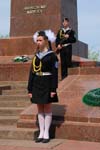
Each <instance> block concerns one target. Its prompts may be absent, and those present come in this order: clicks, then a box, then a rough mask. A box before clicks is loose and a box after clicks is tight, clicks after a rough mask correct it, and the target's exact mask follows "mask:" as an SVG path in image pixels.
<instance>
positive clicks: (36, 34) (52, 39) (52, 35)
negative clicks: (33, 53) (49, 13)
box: [33, 29, 56, 43]
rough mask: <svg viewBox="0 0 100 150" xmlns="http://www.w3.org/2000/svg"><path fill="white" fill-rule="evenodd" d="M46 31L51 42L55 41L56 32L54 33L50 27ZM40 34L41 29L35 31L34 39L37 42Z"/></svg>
mask: <svg viewBox="0 0 100 150" xmlns="http://www.w3.org/2000/svg"><path fill="white" fill-rule="evenodd" d="M44 32H45V35H46V36H47V37H48V40H49V41H50V42H51V43H53V42H55V40H56V36H55V34H54V32H53V31H51V30H50V29H49V30H44ZM38 35H39V31H37V32H35V33H34V35H33V40H34V42H35V43H36V42H37V37H38Z"/></svg>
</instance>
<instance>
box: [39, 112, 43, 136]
mask: <svg viewBox="0 0 100 150" xmlns="http://www.w3.org/2000/svg"><path fill="white" fill-rule="evenodd" d="M44 117H45V116H44V113H39V114H38V121H39V128H40V134H39V136H38V138H43V136H44V127H45V118H44Z"/></svg>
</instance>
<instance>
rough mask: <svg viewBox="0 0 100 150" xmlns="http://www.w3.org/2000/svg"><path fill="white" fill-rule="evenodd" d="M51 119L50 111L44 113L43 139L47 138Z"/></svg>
mask: <svg viewBox="0 0 100 150" xmlns="http://www.w3.org/2000/svg"><path fill="white" fill-rule="evenodd" d="M51 121H52V113H45V130H44V139H49V129H50V125H51Z"/></svg>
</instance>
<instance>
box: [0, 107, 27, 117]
mask: <svg viewBox="0 0 100 150" xmlns="http://www.w3.org/2000/svg"><path fill="white" fill-rule="evenodd" d="M24 109H25V107H20V108H16V107H0V116H10V115H11V116H16V115H19V114H20V113H21V112H22V111H23V110H24Z"/></svg>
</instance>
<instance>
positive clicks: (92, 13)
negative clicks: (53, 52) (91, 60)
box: [0, 0, 100, 50]
mask: <svg viewBox="0 0 100 150" xmlns="http://www.w3.org/2000/svg"><path fill="white" fill-rule="evenodd" d="M77 8H78V37H79V40H80V41H83V42H85V43H87V44H88V45H89V49H93V50H100V29H99V28H100V0H95V1H94V0H77ZM9 30H10V0H0V35H7V34H9Z"/></svg>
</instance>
